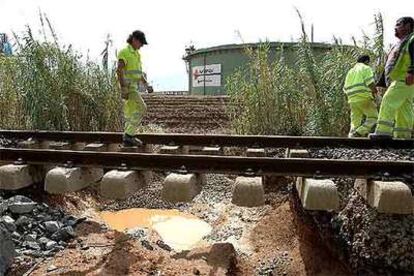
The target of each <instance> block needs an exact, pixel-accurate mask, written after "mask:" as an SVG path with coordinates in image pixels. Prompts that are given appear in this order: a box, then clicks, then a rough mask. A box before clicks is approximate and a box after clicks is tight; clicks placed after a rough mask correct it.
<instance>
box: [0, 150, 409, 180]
mask: <svg viewBox="0 0 414 276" xmlns="http://www.w3.org/2000/svg"><path fill="white" fill-rule="evenodd" d="M0 160H3V161H16V160H20V162H26V163H29V164H69V165H71V166H72V165H73V166H80V167H105V168H120V167H123V168H129V169H136V170H148V169H150V170H158V171H184V172H210V173H224V174H251V175H285V176H307V177H338V176H347V177H372V178H382V177H385V178H401V177H408V178H410V177H413V174H414V162H409V161H371V160H370V161H361V160H326V159H297V158H292V159H278V158H267V157H265V158H256V157H239V156H204V155H199V156H196V155H169V154H149V153H123V152H122V153H120V152H88V151H67V150H62V151H60V150H39V149H10V148H0Z"/></svg>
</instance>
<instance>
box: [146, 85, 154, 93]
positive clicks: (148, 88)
mask: <svg viewBox="0 0 414 276" xmlns="http://www.w3.org/2000/svg"><path fill="white" fill-rule="evenodd" d="M147 91H148V93H154V89H153V88H152V86H150V85H148V86H147Z"/></svg>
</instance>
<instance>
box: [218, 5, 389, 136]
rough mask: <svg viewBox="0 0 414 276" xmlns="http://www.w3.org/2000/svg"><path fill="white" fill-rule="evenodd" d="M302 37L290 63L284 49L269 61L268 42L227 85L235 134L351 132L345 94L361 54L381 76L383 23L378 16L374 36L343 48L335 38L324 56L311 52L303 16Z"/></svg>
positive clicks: (250, 51) (251, 52)
mask: <svg viewBox="0 0 414 276" xmlns="http://www.w3.org/2000/svg"><path fill="white" fill-rule="evenodd" d="M298 15H299V18H300V22H301V27H302V36H301V38H300V40H299V41H298V47H297V48H295V50H294V56H295V62H293V63H288V62H287V61H286V60H287V55H286V53H285V49H284V48H283V45H282V46H281V47H280V49H278V54H277V56H276V58H273V59H271V58H270V47H269V44H268V43H267V42H264V43H261V45H260V46H259V47H258V48H257V49H251V48H246V49H245V53H246V55H247V57H248V59H249V63H248V64H247V65H246V66H244V67H242V68H239V70H237V71H236V72H235V73H234V74H232V75H230V76H229V78H228V79H227V80H226V90H227V94H228V95H229V96H230V103H231V104H230V105H229V114H230V117H231V122H232V129H233V131H234V132H235V133H238V134H263V135H273V134H280V135H283V134H285V135H286V134H287V135H329V136H344V135H346V134H347V132H348V131H349V108H348V104H347V102H346V97H345V94H344V92H343V89H342V88H343V83H344V80H345V77H346V73H347V72H348V70H349V69H350V68H351V67H352V66H353V65H354V64H355V60H356V58H357V57H358V56H359V55H360V54H362V53H368V54H370V55H371V57H373V60H375V61H376V63H375V66H374V67H375V70H376V72H381V70H382V69H383V67H384V58H383V57H384V42H383V38H384V35H383V24H382V17H381V15H380V14H379V15H376V16H375V18H374V19H375V35H374V36H373V37H372V38H370V37H368V36H367V35H364V37H363V39H362V41H361V42H357V41H356V40H355V39H354V45H352V46H348V45H343V44H342V43H341V42H340V41H341V40H340V39H337V38H335V39H334V42H333V45H332V48H331V49H330V50H329V51H328V52H327V53H326V54H324V55H323V56H322V57H320V56H318V55H316V54H315V52H314V51H313V50H312V43H311V42H310V41H309V38H308V35H307V33H306V31H305V24H304V21H303V19H302V17H301V15H300V13H299V12H298Z"/></svg>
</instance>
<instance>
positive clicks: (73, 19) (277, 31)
mask: <svg viewBox="0 0 414 276" xmlns="http://www.w3.org/2000/svg"><path fill="white" fill-rule="evenodd" d="M294 7H297V8H299V10H300V11H301V13H302V15H303V16H304V18H305V21H306V23H307V25H308V29H310V25H311V23H313V24H314V25H315V41H316V42H330V41H332V37H333V36H334V35H335V36H336V37H341V38H342V39H343V41H344V42H349V41H350V38H351V37H352V36H357V37H360V36H361V30H365V31H367V32H368V33H370V32H371V31H372V30H373V26H372V25H371V23H372V22H373V15H374V14H375V13H377V12H379V11H381V12H382V13H383V16H384V19H385V30H386V40H387V42H389V43H391V42H392V41H393V26H394V22H395V20H396V19H397V18H398V17H401V16H405V15H409V16H414V2H412V1H410V0H394V1H383V0H381V1H380V0H376V1H373V0H347V1H343V0H341V1H338V0H331V1H328V0H284V1H280V0H279V1H277V0H273V1H271V0H249V1H247V0H206V1H196V0H174V1H171V0H170V1H168V0H163V1H162V0H147V1H142V0H118V1H109V0H71V1H68V0H0V32H6V33H8V34H10V33H11V31H12V30H13V31H15V32H17V33H19V32H20V31H22V30H24V26H25V25H26V24H29V25H31V26H32V29H33V30H38V29H39V25H40V24H39V19H38V11H39V9H40V10H41V11H42V12H45V13H46V14H47V15H48V17H49V19H50V20H51V21H52V24H53V26H54V28H55V30H56V32H57V33H58V35H59V38H60V40H61V41H62V42H64V43H71V44H73V46H74V48H75V49H78V50H80V51H82V52H84V53H86V51H87V50H88V49H89V50H90V56H91V57H93V58H98V57H99V53H100V51H101V50H102V49H103V46H104V44H103V42H104V40H105V37H106V35H107V34H108V33H109V34H111V36H112V38H113V41H114V46H115V47H116V48H117V49H119V48H122V47H123V46H124V45H125V43H124V42H125V39H126V37H127V36H128V34H129V33H130V32H131V31H132V30H134V29H140V30H142V31H144V32H145V33H146V36H147V40H148V42H149V45H148V46H147V47H144V49H142V56H143V60H144V68H145V69H146V71H147V72H148V76H149V78H150V80H151V81H152V84H153V85H154V86H155V89H156V90H184V89H187V74H186V69H185V64H184V61H183V60H182V59H181V58H182V56H183V54H184V48H185V46H186V45H188V44H189V43H190V42H192V43H193V44H194V45H195V46H196V48H204V47H210V46H216V45H221V44H231V43H241V41H240V39H239V37H238V36H237V35H236V33H235V31H236V30H239V31H240V33H241V35H242V37H243V39H244V41H245V42H257V41H259V40H264V39H269V40H272V41H291V40H292V39H293V40H295V39H297V38H298V37H299V36H300V25H299V20H298V17H297V15H296V12H295V10H294Z"/></svg>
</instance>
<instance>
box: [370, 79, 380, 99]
mask: <svg viewBox="0 0 414 276" xmlns="http://www.w3.org/2000/svg"><path fill="white" fill-rule="evenodd" d="M368 87H369V89H371V92H372V96H374V98H375V96H376V95H377V93H378V90H377V87H376V86H375V83H371V84H370V85H368Z"/></svg>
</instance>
